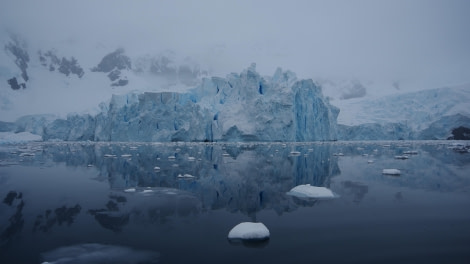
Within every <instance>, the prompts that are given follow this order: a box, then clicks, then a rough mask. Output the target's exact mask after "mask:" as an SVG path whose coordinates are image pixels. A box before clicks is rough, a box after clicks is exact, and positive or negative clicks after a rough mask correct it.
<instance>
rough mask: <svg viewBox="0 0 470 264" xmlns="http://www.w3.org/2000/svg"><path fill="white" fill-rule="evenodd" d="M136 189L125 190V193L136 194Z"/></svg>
mask: <svg viewBox="0 0 470 264" xmlns="http://www.w3.org/2000/svg"><path fill="white" fill-rule="evenodd" d="M135 191H136V189H135V188H129V189H125V190H124V192H126V193H131V192H135Z"/></svg>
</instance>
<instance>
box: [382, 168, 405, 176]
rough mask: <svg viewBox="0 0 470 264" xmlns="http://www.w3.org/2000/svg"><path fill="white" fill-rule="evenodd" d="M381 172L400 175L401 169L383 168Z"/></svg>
mask: <svg viewBox="0 0 470 264" xmlns="http://www.w3.org/2000/svg"><path fill="white" fill-rule="evenodd" d="M382 174H387V175H400V174H401V171H400V170H397V169H383V170H382Z"/></svg>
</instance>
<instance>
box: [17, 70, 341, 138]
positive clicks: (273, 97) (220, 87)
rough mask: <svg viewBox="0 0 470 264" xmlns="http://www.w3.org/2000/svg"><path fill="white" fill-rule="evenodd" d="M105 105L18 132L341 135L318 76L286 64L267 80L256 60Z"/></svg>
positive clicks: (29, 121)
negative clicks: (180, 86)
mask: <svg viewBox="0 0 470 264" xmlns="http://www.w3.org/2000/svg"><path fill="white" fill-rule="evenodd" d="M101 107H102V110H101V112H100V113H99V114H97V115H94V116H92V115H89V114H87V115H77V114H70V115H69V116H68V117H67V118H66V119H55V120H53V121H51V120H45V118H44V117H35V116H31V117H27V118H23V119H21V124H22V125H21V126H19V125H18V126H17V132H20V131H28V132H34V133H36V134H40V135H42V136H43V139H44V140H67V141H76V140H94V141H160V142H168V141H210V142H212V141H317V140H336V138H337V135H336V133H337V132H336V118H337V116H338V113H339V110H338V109H337V108H336V107H334V106H331V105H330V104H329V102H328V100H327V99H325V98H324V97H323V95H322V91H321V88H320V87H319V86H317V85H315V84H314V83H313V81H312V80H300V81H298V80H297V78H296V77H295V74H293V73H291V72H283V71H282V70H281V69H278V70H277V71H276V72H275V74H274V76H272V77H267V78H263V77H261V76H260V75H259V74H258V72H256V69H255V65H254V64H253V65H252V66H251V67H249V68H248V69H246V70H244V71H243V72H242V73H240V74H234V73H233V74H230V75H228V76H227V78H219V77H213V78H210V79H209V78H206V79H204V80H203V82H202V84H201V85H199V86H197V87H195V88H194V89H192V90H190V91H189V92H187V93H176V92H145V93H129V94H125V95H113V97H112V98H111V101H110V103H109V104H108V105H106V104H102V105H101Z"/></svg>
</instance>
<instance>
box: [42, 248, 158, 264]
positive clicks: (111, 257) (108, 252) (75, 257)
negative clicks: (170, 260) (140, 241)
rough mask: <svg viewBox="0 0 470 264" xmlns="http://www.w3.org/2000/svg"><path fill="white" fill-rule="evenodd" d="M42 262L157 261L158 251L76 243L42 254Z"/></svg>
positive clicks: (131, 263)
mask: <svg viewBox="0 0 470 264" xmlns="http://www.w3.org/2000/svg"><path fill="white" fill-rule="evenodd" d="M42 256H43V260H44V262H42V264H52V263H62V264H67V263H129V264H137V263H157V261H158V259H159V253H158V252H154V251H144V250H135V249H132V248H129V247H123V246H116V245H103V244H77V245H72V246H65V247H60V248H57V249H54V250H52V251H48V252H45V253H43V254H42Z"/></svg>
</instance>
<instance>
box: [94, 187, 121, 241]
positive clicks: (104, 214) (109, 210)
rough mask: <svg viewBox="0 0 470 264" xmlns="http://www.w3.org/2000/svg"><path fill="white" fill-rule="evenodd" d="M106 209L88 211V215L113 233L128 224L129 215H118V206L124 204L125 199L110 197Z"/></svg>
mask: <svg viewBox="0 0 470 264" xmlns="http://www.w3.org/2000/svg"><path fill="white" fill-rule="evenodd" d="M109 198H110V200H109V201H108V203H107V204H106V208H101V209H90V210H88V213H89V214H91V215H93V216H94V217H95V220H96V221H97V222H98V223H99V224H100V225H101V226H102V227H104V228H106V229H109V230H111V231H113V232H120V231H121V230H122V228H123V227H124V226H125V225H127V224H128V223H129V213H119V204H118V203H122V204H125V203H126V201H127V199H126V197H123V196H115V195H111V196H110V197H109Z"/></svg>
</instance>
